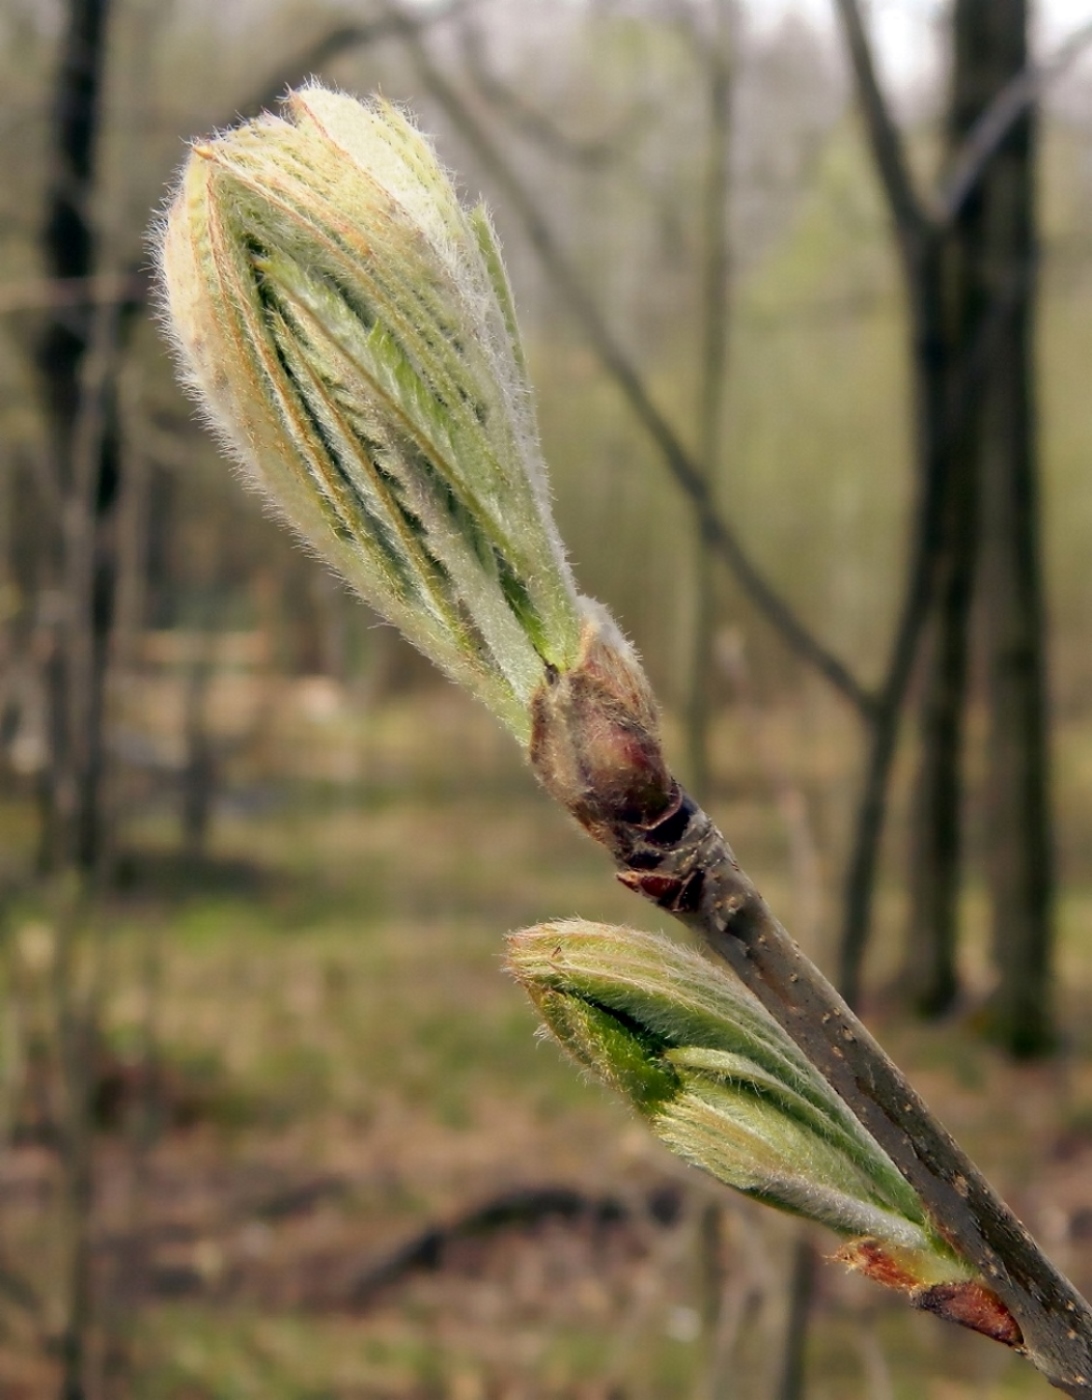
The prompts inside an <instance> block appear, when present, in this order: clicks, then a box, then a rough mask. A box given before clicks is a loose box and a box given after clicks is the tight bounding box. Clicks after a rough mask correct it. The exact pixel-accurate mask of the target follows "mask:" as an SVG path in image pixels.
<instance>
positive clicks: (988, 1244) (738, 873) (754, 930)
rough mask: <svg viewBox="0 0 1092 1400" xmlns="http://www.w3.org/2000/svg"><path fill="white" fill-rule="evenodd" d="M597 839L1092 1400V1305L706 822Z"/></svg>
mask: <svg viewBox="0 0 1092 1400" xmlns="http://www.w3.org/2000/svg"><path fill="white" fill-rule="evenodd" d="M574 815H575V813H574ZM599 833H600V835H599V839H600V840H601V841H602V843H603V844H604V845H605V846H607V848H608V849H609V850H610V851H611V853H612V855H613V856H614V858H615V860H616V862H617V863H618V865H619V867H620V868H621V871H622V875H621V879H622V881H623V883H624V884H626V885H627V886H629V887H630V888H631V889H634V890H635V891H637V892H638V893H641V894H644V895H645V897H646V898H648V899H650V900H651V901H652V902H653V903H654V904H656V905H657V906H658V907H659V908H661V909H664V910H666V911H668V912H670V913H672V914H674V915H675V916H676V917H677V918H679V919H680V920H681V921H682V922H683V923H684V924H686V925H687V926H688V927H689V928H691V929H692V930H694V931H695V932H696V933H697V934H699V935H700V937H701V938H702V940H703V941H704V943H705V945H706V947H707V948H709V949H710V951H712V952H713V953H715V954H716V955H717V956H718V957H720V958H722V959H723V960H724V961H725V962H727V963H728V964H729V966H730V967H731V968H732V969H733V971H734V972H735V973H736V974H737V976H738V977H739V978H740V980H741V981H742V982H743V983H744V985H745V986H747V987H748V988H749V989H750V990H751V991H752V992H753V993H754V994H755V996H756V997H757V998H758V999H759V1001H760V1002H762V1004H763V1005H764V1006H765V1007H766V1010H767V1011H769V1012H770V1014H771V1015H772V1016H773V1017H774V1019H775V1020H776V1021H777V1022H778V1023H779V1024H780V1025H781V1027H782V1028H783V1029H784V1030H785V1031H786V1032H787V1033H788V1034H789V1035H790V1036H791V1037H792V1039H793V1040H794V1041H795V1042H796V1044H797V1045H798V1046H799V1047H800V1049H801V1050H802V1051H803V1052H804V1054H805V1055H806V1056H807V1058H808V1059H809V1060H810V1061H811V1063H812V1064H813V1065H814V1066H815V1067H816V1069H818V1070H819V1072H820V1073H821V1074H822V1075H823V1076H824V1078H825V1079H826V1080H827V1081H828V1082H829V1083H830V1085H831V1086H832V1087H833V1088H834V1090H835V1091H836V1092H837V1093H838V1094H839V1095H840V1097H841V1098H842V1099H843V1100H844V1101H845V1103H846V1104H847V1105H848V1106H849V1108H850V1109H851V1111H852V1112H853V1113H854V1114H855V1115H856V1116H857V1117H858V1118H859V1119H860V1121H861V1123H863V1124H864V1126H865V1127H866V1128H867V1129H868V1131H869V1132H870V1133H871V1134H872V1135H873V1137H874V1138H875V1139H876V1141H877V1142H878V1143H879V1144H880V1145H881V1147H883V1148H884V1150H885V1151H886V1152H887V1153H888V1155H889V1156H890V1158H891V1160H892V1161H893V1162H894V1163H895V1165H896V1166H897V1167H898V1169H899V1171H900V1172H901V1173H902V1174H903V1176H904V1177H905V1178H906V1180H907V1181H908V1182H909V1183H910V1185H911V1186H912V1187H913V1188H914V1190H915V1191H916V1192H917V1194H918V1196H919V1198H920V1199H921V1201H922V1204H923V1206H924V1207H925V1209H926V1210H927V1211H928V1212H929V1215H930V1216H931V1218H932V1220H933V1222H934V1225H935V1226H936V1227H937V1228H938V1229H939V1230H940V1232H941V1233H942V1234H943V1236H944V1237H945V1238H946V1239H948V1240H949V1241H950V1243H951V1244H952V1245H953V1247H954V1248H956V1249H957V1250H958V1251H959V1253H960V1254H961V1255H963V1257H964V1258H965V1259H967V1261H968V1262H969V1263H970V1264H972V1265H973V1266H974V1268H975V1269H976V1270H978V1272H979V1273H980V1274H981V1276H982V1278H983V1279H984V1280H985V1282H986V1283H987V1284H988V1285H989V1287H990V1288H991V1289H992V1290H993V1291H994V1292H995V1293H996V1294H997V1296H998V1297H999V1298H1000V1300H1001V1302H1002V1303H1003V1304H1004V1306H1005V1307H1006V1308H1007V1309H1008V1311H1009V1312H1010V1313H1011V1314H1012V1316H1013V1318H1015V1320H1016V1322H1017V1324H1018V1325H1019V1328H1020V1332H1021V1334H1022V1341H1021V1342H1020V1343H1019V1344H1018V1347H1017V1349H1018V1350H1020V1351H1021V1352H1022V1353H1023V1354H1025V1355H1026V1356H1028V1358H1029V1359H1030V1360H1031V1361H1032V1363H1033V1364H1034V1365H1035V1366H1036V1367H1037V1368H1038V1370H1039V1371H1041V1372H1042V1374H1043V1375H1044V1376H1046V1378H1047V1379H1048V1380H1049V1381H1050V1382H1051V1384H1053V1385H1055V1386H1057V1387H1058V1388H1059V1389H1060V1390H1063V1391H1064V1392H1065V1393H1066V1394H1068V1395H1071V1396H1081V1397H1086V1400H1087V1397H1089V1396H1092V1310H1090V1309H1089V1305H1088V1303H1087V1302H1086V1301H1085V1300H1084V1299H1083V1298H1082V1297H1081V1295H1080V1294H1079V1293H1078V1292H1077V1291H1076V1289H1075V1288H1074V1287H1073V1285H1072V1284H1071V1283H1070V1282H1069V1281H1068V1280H1067V1279H1066V1278H1064V1277H1063V1275H1062V1274H1060V1273H1059V1272H1058V1271H1057V1270H1056V1269H1055V1267H1054V1265H1053V1264H1051V1262H1050V1261H1049V1260H1048V1259H1047V1258H1046V1257H1045V1255H1043V1254H1042V1252H1041V1251H1040V1250H1039V1248H1038V1246H1037V1245H1036V1244H1035V1241H1034V1240H1033V1239H1032V1237H1031V1235H1030V1234H1029V1233H1028V1231H1027V1230H1026V1229H1025V1228H1024V1227H1023V1225H1022V1224H1021V1223H1020V1222H1019V1220H1017V1219H1016V1217H1015V1216H1014V1215H1013V1214H1012V1212H1011V1211H1010V1210H1009V1208H1008V1207H1007V1206H1006V1205H1005V1204H1004V1202H1002V1201H1001V1200H1000V1199H999V1198H998V1197H997V1196H996V1195H995V1194H994V1192H993V1190H992V1188H991V1187H990V1186H989V1184H988V1182H987V1181H986V1179H985V1178H984V1177H983V1176H982V1174H981V1172H979V1170H978V1168H977V1167H976V1166H975V1165H974V1163H973V1162H972V1161H971V1160H970V1158H969V1157H968V1156H967V1155H966V1153H965V1152H964V1151H963V1150H962V1148H960V1147H959V1146H958V1145H957V1144H956V1143H955V1141H954V1140H953V1139H952V1138H951V1136H950V1135H949V1134H948V1133H947V1131H946V1130H945V1129H944V1128H943V1127H942V1126H941V1125H940V1123H939V1122H938V1121H937V1120H936V1119H935V1118H934V1117H933V1115H932V1114H931V1112H930V1111H929V1109H928V1108H927V1107H926V1105H925V1103H924V1102H923V1101H922V1099H921V1098H920V1096H919V1095H918V1094H917V1093H916V1091H915V1090H914V1089H913V1088H912V1087H911V1085H910V1084H909V1082H908V1081H907V1080H906V1078H905V1077H904V1076H903V1074H902V1073H901V1071H900V1070H898V1069H897V1068H896V1066H895V1065H894V1064H893V1063H892V1062H891V1060H890V1059H889V1058H888V1056H887V1055H886V1054H885V1052H884V1051H883V1050H882V1049H881V1047H880V1046H879V1045H878V1044H877V1042H876V1041H875V1040H874V1039H873V1037H872V1036H871V1034H870V1033H869V1031H868V1030H867V1029H866V1028H865V1026H864V1025H863V1024H862V1023H861V1022H860V1021H859V1020H858V1019H857V1017H856V1016H855V1015H854V1014H853V1012H852V1011H851V1010H850V1008H849V1006H848V1005H847V1004H846V1003H845V1001H843V999H842V998H841V997H840V996H839V995H838V993H837V992H836V991H835V989H834V987H833V986H831V984H830V983H829V982H828V981H827V980H826V978H825V977H824V976H823V975H822V973H821V972H819V970H818V969H817V968H816V967H815V966H814V965H813V964H812V963H811V962H810V961H809V960H808V959H807V958H806V957H804V955H803V954H802V953H801V952H800V950H799V949H798V948H797V946H796V944H795V943H794V942H793V941H792V939H791V938H790V937H789V935H788V934H787V933H786V932H785V930H784V929H783V928H782V927H781V925H780V924H779V923H778V922H777V920H776V919H775V918H774V916H773V915H772V914H771V913H770V911H769V909H768V908H767V906H766V904H765V902H764V901H763V899H762V897H761V896H760V895H759V893H758V891H757V890H756V889H755V887H754V885H753V884H752V883H751V881H750V879H749V878H748V877H747V876H746V875H745V874H744V873H743V871H742V870H741V869H740V867H739V864H738V862H737V861H736V859H735V856H734V855H733V853H732V850H731V848H730V846H729V845H728V843H727V841H725V839H724V837H723V836H722V835H721V833H720V832H719V831H718V830H717V828H716V827H715V826H714V825H713V823H712V821H711V820H710V819H709V817H708V816H707V815H706V814H705V813H704V812H703V811H702V810H701V809H700V808H699V807H698V806H697V805H696V804H695V803H694V802H693V801H692V800H691V799H690V798H689V797H688V796H687V794H686V793H685V792H684V791H682V790H681V789H678V788H676V790H675V798H674V801H673V802H672V803H671V804H670V806H669V808H668V810H667V811H666V812H665V813H664V814H663V815H662V816H661V817H660V818H659V819H658V820H657V821H656V822H655V823H654V824H653V825H650V826H639V825H633V824H631V823H630V822H628V821H627V820H626V819H625V818H624V816H622V815H619V816H617V817H616V818H615V820H614V821H613V822H612V823H611V824H610V826H609V829H608V828H606V827H604V826H603V825H602V824H600V827H599Z"/></svg>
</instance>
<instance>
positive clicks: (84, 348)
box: [37, 0, 119, 869]
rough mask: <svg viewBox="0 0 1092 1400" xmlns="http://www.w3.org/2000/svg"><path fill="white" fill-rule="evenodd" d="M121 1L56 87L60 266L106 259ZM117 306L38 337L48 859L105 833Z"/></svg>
mask: <svg viewBox="0 0 1092 1400" xmlns="http://www.w3.org/2000/svg"><path fill="white" fill-rule="evenodd" d="M110 9H111V0H69V4H68V7H67V11H66V20H65V29H64V34H63V37H62V41H61V52H60V59H59V64H58V70H57V77H56V82H55V87H54V117H53V141H52V149H51V154H50V160H51V170H50V174H49V180H48V194H47V209H46V217H45V223H44V227H43V231H42V252H43V258H44V261H45V264H46V271H47V274H48V275H49V276H50V277H51V278H54V279H71V278H89V277H91V276H92V275H93V274H94V272H95V270H96V248H95V236H94V229H93V226H92V206H93V196H94V185H95V157H96V149H97V145H98V135H99V126H100V109H101V96H102V86H103V72H104V68H105V58H106V42H107V31H108V25H109V19H110ZM118 343H119V309H118V308H117V307H116V306H94V305H91V304H89V303H85V304H75V305H68V306H57V307H56V308H54V309H53V310H52V311H51V313H50V315H49V318H48V320H47V323H46V326H45V329H44V331H43V334H42V336H41V338H40V340H39V344H38V353H37V361H38V369H39V374H40V382H41V390H42V404H43V409H44V412H45V417H46V432H47V445H46V452H47V454H48V461H47V463H46V465H45V474H46V476H47V477H48V478H49V480H50V481H51V482H52V484H53V488H54V491H55V499H54V500H52V501H51V503H50V504H51V508H52V510H53V511H54V512H55V515H56V519H55V520H54V521H53V522H51V524H52V525H53V527H54V530H55V534H54V543H53V545H52V550H51V552H52V554H53V568H54V575H55V584H54V586H55V588H56V589H57V592H58V596H59V597H60V598H61V599H62V606H61V609H60V612H61V616H59V617H58V618H57V619H56V620H55V626H54V634H53V644H52V648H51V651H52V654H51V657H50V661H49V664H48V668H47V678H48V691H49V698H50V709H51V718H50V724H49V733H50V736H51V753H50V756H49V766H48V772H47V775H46V779H45V782H44V783H43V788H42V799H43V801H42V807H43V811H42V818H43V820H42V848H41V852H42V863H43V865H44V866H45V867H47V868H53V869H56V868H60V867H63V866H66V865H71V864H75V865H80V866H83V867H84V868H88V867H90V865H91V864H93V862H94V860H95V857H96V853H97V847H98V843H99V837H100V831H99V806H100V795H101V787H102V769H103V756H104V747H103V718H104V716H103V710H104V688H105V672H106V659H107V647H108V637H109V628H110V618H111V614H112V606H113V586H114V567H113V558H112V555H113V549H112V540H111V529H110V527H111V520H112V514H113V510H114V506H115V504H116V500H117V490H118V481H119V474H118V423H117V411H116V398H115V393H114V386H113V383H112V379H113V373H112V371H113V367H114V365H115V363H116V355H117V349H118Z"/></svg>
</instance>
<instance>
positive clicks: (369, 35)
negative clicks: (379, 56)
mask: <svg viewBox="0 0 1092 1400" xmlns="http://www.w3.org/2000/svg"><path fill="white" fill-rule="evenodd" d="M469 3H473V0H447V3H445V4H442V5H434V6H432V7H431V8H430V9H427V10H425V11H424V12H423V13H422V14H420V15H418V16H416V17H415V18H413V19H411V18H410V17H409V16H408V15H404V14H399V13H395V12H394V11H385V12H383V13H381V14H380V15H379V16H378V18H376V19H374V20H372V21H370V23H367V24H343V25H339V26H338V27H337V28H336V29H331V30H330V31H329V33H327V34H324V35H323V36H322V37H321V38H320V39H316V40H315V42H314V43H313V44H312V45H311V46H310V47H309V48H305V49H302V50H301V51H300V52H299V53H297V54H294V55H293V56H292V58H291V59H289V61H288V62H287V63H285V64H284V66H283V67H282V68H280V69H279V70H278V71H277V72H275V73H273V74H272V75H271V76H270V77H268V78H266V79H265V81H264V82H263V83H262V85H261V87H260V88H257V89H256V90H255V91H254V92H253V93H252V94H251V96H250V98H249V99H248V100H247V101H246V102H244V103H242V104H241V106H240V107H239V108H238V110H237V111H236V112H234V113H233V114H232V115H231V116H230V117H229V118H228V120H227V121H225V122H223V123H221V124H222V125H224V126H230V125H233V124H234V123H235V122H236V121H239V120H240V119H246V118H249V117H256V116H258V115H259V114H260V113H261V112H264V111H265V110H266V109H267V108H269V107H274V106H276V104H277V103H278V102H279V101H280V99H281V98H282V97H283V96H284V94H285V93H286V92H287V91H288V89H289V88H292V87H296V86H298V85H299V84H300V83H301V82H303V81H304V80H305V79H307V78H309V77H310V76H311V74H312V73H313V72H314V71H315V69H317V68H322V67H324V66H325V65H326V64H327V63H329V62H331V61H332V60H333V59H335V58H337V57H339V55H341V54H343V53H346V52H348V51H349V50H350V49H358V48H363V47H364V46H365V45H367V44H374V43H377V42H378V41H379V40H381V39H389V38H391V37H392V36H394V35H399V34H403V35H404V34H406V33H410V32H412V33H417V32H419V31H423V30H426V29H429V28H430V27H431V26H432V25H434V24H437V23H439V22H440V21H441V20H446V19H450V18H451V17H452V16H453V15H455V14H457V13H458V12H459V11H460V10H463V9H465V8H466V7H467V5H468V4H469Z"/></svg>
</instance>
